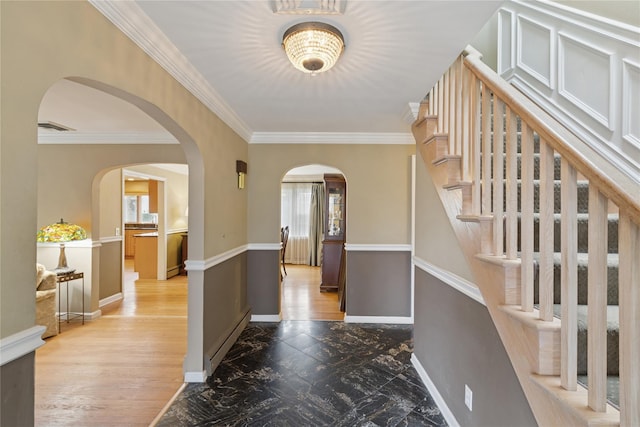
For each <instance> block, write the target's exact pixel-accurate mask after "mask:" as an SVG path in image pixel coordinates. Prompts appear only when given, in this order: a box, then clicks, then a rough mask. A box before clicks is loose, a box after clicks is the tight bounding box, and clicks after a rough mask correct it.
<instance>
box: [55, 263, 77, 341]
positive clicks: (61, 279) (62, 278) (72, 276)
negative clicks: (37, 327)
mask: <svg viewBox="0 0 640 427" xmlns="http://www.w3.org/2000/svg"><path fill="white" fill-rule="evenodd" d="M73 280H82V298H81V299H82V312H81V313H80V314H75V315H73V317H72V316H71V314H70V312H69V282H71V281H73ZM56 282H58V330H59V331H60V323H61V322H62V312H61V311H60V299H61V294H62V285H63V284H65V285H66V287H67V289H66V291H67V292H66V295H67V312H66V314H65V319H66V321H67V323H69V320H71V319H76V318H78V317H81V318H82V324H83V325H84V273H82V272H80V273H75V272H74V273H68V274H59V275H57V276H56Z"/></svg>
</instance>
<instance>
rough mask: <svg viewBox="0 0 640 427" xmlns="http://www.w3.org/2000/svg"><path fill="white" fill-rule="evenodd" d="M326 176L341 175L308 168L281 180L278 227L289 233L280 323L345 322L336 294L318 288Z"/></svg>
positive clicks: (317, 167)
mask: <svg viewBox="0 0 640 427" xmlns="http://www.w3.org/2000/svg"><path fill="white" fill-rule="evenodd" d="M325 174H341V172H340V171H339V170H337V169H335V168H332V167H328V166H324V165H307V166H301V167H296V168H293V169H291V170H289V171H288V172H287V173H286V174H285V175H284V177H283V178H282V182H281V204H280V206H281V211H280V212H281V227H282V228H284V227H288V230H289V234H288V239H287V240H286V242H283V249H284V253H283V254H282V255H283V256H282V257H281V262H282V265H281V273H282V274H281V276H282V284H281V301H282V304H281V307H282V319H283V320H331V321H336V320H337V321H342V320H344V312H343V311H341V310H340V301H339V298H338V292H326V291H324V290H323V289H322V287H321V285H322V283H323V269H322V253H323V240H324V238H325V232H324V227H323V225H324V223H325V222H326V221H325V214H324V212H325V205H326V200H325V191H324V190H325V182H324V176H325ZM325 274H326V273H325Z"/></svg>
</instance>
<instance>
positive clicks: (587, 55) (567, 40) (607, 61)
mask: <svg viewBox="0 0 640 427" xmlns="http://www.w3.org/2000/svg"><path fill="white" fill-rule="evenodd" d="M558 47H559V49H558V92H559V93H560V95H562V96H563V97H565V98H566V99H567V100H569V101H570V102H571V103H572V104H573V105H575V106H576V107H577V108H579V109H581V110H583V111H585V112H586V113H587V114H589V116H591V117H592V118H593V119H594V120H597V121H598V122H600V123H602V125H603V126H605V127H606V128H607V129H609V130H613V129H612V127H611V111H612V110H613V106H612V105H611V104H612V97H611V95H612V93H613V80H612V77H613V73H614V70H613V65H614V63H613V54H612V53H611V52H607V51H604V50H602V49H598V48H596V47H594V46H591V45H589V43H588V42H586V41H581V40H579V39H577V38H574V37H571V36H569V35H567V34H564V33H559V34H558Z"/></svg>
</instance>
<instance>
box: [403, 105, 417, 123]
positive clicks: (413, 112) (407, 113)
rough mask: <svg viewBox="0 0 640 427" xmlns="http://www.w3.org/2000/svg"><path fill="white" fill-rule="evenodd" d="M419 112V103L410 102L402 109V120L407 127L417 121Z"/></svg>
mask: <svg viewBox="0 0 640 427" xmlns="http://www.w3.org/2000/svg"><path fill="white" fill-rule="evenodd" d="M419 112H420V103H419V102H410V103H409V104H407V107H406V108H405V109H404V113H403V114H402V120H404V122H405V123H406V124H408V125H412V124H413V122H415V121H416V120H417V119H418V113H419Z"/></svg>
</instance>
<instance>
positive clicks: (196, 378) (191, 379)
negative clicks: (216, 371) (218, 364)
mask: <svg viewBox="0 0 640 427" xmlns="http://www.w3.org/2000/svg"><path fill="white" fill-rule="evenodd" d="M206 380H207V371H192V372H185V373H184V382H185V383H203V382H205V381H206Z"/></svg>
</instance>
